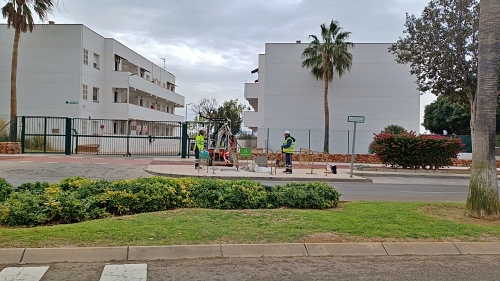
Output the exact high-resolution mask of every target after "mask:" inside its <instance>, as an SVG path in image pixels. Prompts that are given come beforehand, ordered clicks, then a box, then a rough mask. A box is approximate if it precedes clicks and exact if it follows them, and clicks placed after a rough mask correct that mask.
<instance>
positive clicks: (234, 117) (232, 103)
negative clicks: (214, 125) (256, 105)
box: [217, 99, 250, 135]
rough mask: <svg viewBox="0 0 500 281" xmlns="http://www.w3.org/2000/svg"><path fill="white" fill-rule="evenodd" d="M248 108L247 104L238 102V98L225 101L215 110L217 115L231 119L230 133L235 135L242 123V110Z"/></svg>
mask: <svg viewBox="0 0 500 281" xmlns="http://www.w3.org/2000/svg"><path fill="white" fill-rule="evenodd" d="M246 109H250V108H249V107H248V106H246V105H244V104H242V103H238V99H235V100H228V101H225V102H224V103H223V104H222V106H221V107H219V109H218V110H217V112H218V117H224V118H228V119H229V120H231V133H232V134H233V135H236V134H238V133H240V131H241V127H242V125H243V111H245V110H246Z"/></svg>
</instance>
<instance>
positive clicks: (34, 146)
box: [24, 136, 54, 151]
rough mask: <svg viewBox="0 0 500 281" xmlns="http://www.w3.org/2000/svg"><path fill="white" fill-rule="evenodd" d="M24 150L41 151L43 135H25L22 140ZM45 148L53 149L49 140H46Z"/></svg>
mask: <svg viewBox="0 0 500 281" xmlns="http://www.w3.org/2000/svg"><path fill="white" fill-rule="evenodd" d="M24 147H25V150H28V151H30V150H35V151H43V149H44V137H43V136H32V137H26V138H25V140H24ZM45 149H46V150H47V151H53V150H54V149H53V148H52V146H51V144H50V142H49V140H46V143H45Z"/></svg>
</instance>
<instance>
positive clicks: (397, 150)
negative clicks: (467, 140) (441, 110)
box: [372, 132, 464, 169]
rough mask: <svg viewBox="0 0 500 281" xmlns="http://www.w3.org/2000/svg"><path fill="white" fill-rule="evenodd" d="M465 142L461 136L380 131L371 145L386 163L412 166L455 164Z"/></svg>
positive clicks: (437, 167) (424, 167)
mask: <svg viewBox="0 0 500 281" xmlns="http://www.w3.org/2000/svg"><path fill="white" fill-rule="evenodd" d="M463 146H464V144H463V143H462V141H461V140H460V139H455V138H452V137H442V136H436V135H419V136H417V135H416V134H415V132H403V133H399V134H397V135H394V134H390V133H385V132H384V133H380V134H378V135H375V137H374V138H373V145H372V148H373V150H374V151H375V154H376V156H377V157H378V158H379V159H380V160H381V161H382V163H383V164H385V165H391V166H393V167H402V168H405V169H406V168H411V169H418V168H423V169H439V168H441V167H445V166H451V165H452V164H453V162H452V159H455V158H457V156H458V153H459V152H460V150H461V148H462V147H463Z"/></svg>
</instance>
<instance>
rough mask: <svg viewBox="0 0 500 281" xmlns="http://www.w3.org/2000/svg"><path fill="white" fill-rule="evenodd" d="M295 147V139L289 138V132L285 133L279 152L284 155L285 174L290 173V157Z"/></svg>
mask: <svg viewBox="0 0 500 281" xmlns="http://www.w3.org/2000/svg"><path fill="white" fill-rule="evenodd" d="M294 147H295V139H294V138H293V137H291V136H290V131H288V130H286V131H285V141H283V145H282V146H281V151H282V152H283V153H285V167H286V170H285V171H284V172H285V173H287V174H291V173H292V155H293V150H294Z"/></svg>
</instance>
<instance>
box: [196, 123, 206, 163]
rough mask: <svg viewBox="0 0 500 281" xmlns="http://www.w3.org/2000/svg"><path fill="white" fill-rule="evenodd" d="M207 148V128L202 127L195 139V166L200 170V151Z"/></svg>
mask: <svg viewBox="0 0 500 281" xmlns="http://www.w3.org/2000/svg"><path fill="white" fill-rule="evenodd" d="M203 149H205V130H204V129H201V130H200V131H199V132H198V135H197V136H196V139H195V140H194V158H195V159H196V160H195V161H194V162H195V163H194V168H195V169H197V170H199V169H201V167H200V151H202V150H203Z"/></svg>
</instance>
